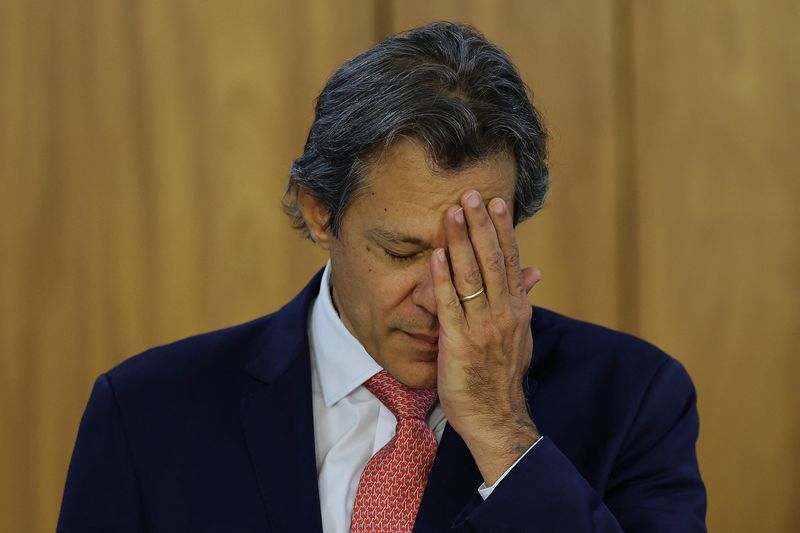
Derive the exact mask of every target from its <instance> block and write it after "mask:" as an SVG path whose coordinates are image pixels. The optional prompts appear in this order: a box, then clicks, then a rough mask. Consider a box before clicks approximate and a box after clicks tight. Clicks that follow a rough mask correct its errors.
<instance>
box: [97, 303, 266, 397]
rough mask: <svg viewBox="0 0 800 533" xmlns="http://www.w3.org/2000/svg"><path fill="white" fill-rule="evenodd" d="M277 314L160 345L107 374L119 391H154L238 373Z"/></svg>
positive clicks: (124, 362) (129, 359) (218, 378)
mask: <svg viewBox="0 0 800 533" xmlns="http://www.w3.org/2000/svg"><path fill="white" fill-rule="evenodd" d="M272 317H273V314H270V315H266V316H262V317H260V318H257V319H255V320H251V321H249V322H246V323H243V324H239V325H236V326H231V327H227V328H223V329H219V330H215V331H210V332H206V333H201V334H198V335H193V336H191V337H187V338H184V339H180V340H177V341H175V342H171V343H169V344H165V345H162V346H156V347H154V348H151V349H149V350H146V351H144V352H142V353H140V354H138V355H134V356H132V357H129V358H128V359H126V360H125V361H123V362H121V363H120V364H118V365H117V366H115V367H114V368H112V369H111V370H109V371H108V372H107V373H106V375H107V376H108V378H109V380H110V382H111V383H112V384H113V387H114V389H115V391H118V390H120V389H123V390H138V391H142V392H144V391H149V392H154V391H155V390H156V389H162V388H164V387H167V388H169V387H178V388H180V387H181V386H183V385H187V384H189V383H192V382H195V383H198V385H199V384H200V383H201V382H207V381H209V380H215V379H216V380H220V379H224V378H225V377H227V376H228V375H230V374H233V373H234V372H238V370H239V369H240V368H241V366H242V364H243V363H244V359H245V357H246V356H247V355H248V354H250V353H252V351H253V350H254V349H256V348H257V346H258V345H259V344H260V343H261V342H263V337H264V336H265V335H266V334H267V333H266V332H267V331H268V329H269V325H270V322H271V320H272Z"/></svg>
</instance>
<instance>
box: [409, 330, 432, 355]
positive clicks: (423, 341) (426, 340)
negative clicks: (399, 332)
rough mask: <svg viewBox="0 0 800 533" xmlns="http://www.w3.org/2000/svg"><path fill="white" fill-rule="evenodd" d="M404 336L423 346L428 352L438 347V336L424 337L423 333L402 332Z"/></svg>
mask: <svg viewBox="0 0 800 533" xmlns="http://www.w3.org/2000/svg"><path fill="white" fill-rule="evenodd" d="M403 333H405V334H406V335H408V336H409V337H411V338H412V339H414V340H415V341H417V343H418V344H419V345H420V346H423V347H425V348H427V349H429V350H431V349H438V347H439V336H438V335H426V334H424V333H409V332H408V331H404V332H403Z"/></svg>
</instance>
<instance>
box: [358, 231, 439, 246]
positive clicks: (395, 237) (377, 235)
mask: <svg viewBox="0 0 800 533" xmlns="http://www.w3.org/2000/svg"><path fill="white" fill-rule="evenodd" d="M367 236H369V237H372V239H373V240H376V239H379V240H382V241H386V242H391V243H394V244H413V245H415V246H427V245H428V242H427V241H424V240H422V239H420V238H418V237H412V236H410V235H404V234H402V233H398V232H396V231H391V230H388V229H383V228H372V229H369V230H367Z"/></svg>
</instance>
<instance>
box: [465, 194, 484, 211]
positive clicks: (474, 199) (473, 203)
mask: <svg viewBox="0 0 800 533" xmlns="http://www.w3.org/2000/svg"><path fill="white" fill-rule="evenodd" d="M467 205H468V206H470V207H478V206H479V205H481V196H480V195H479V194H478V193H477V192H473V193H471V194H470V195H469V196H467Z"/></svg>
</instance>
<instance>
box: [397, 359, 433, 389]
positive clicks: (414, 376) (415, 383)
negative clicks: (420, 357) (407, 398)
mask: <svg viewBox="0 0 800 533" xmlns="http://www.w3.org/2000/svg"><path fill="white" fill-rule="evenodd" d="M387 370H388V369H387ZM390 374H392V375H393V376H394V377H395V378H397V380H398V381H400V382H401V383H402V384H403V385H405V386H407V387H411V388H412V389H435V388H436V375H437V363H436V359H434V360H433V361H415V362H413V363H408V364H406V365H404V366H403V368H400V369H397V372H396V373H395V372H390Z"/></svg>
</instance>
